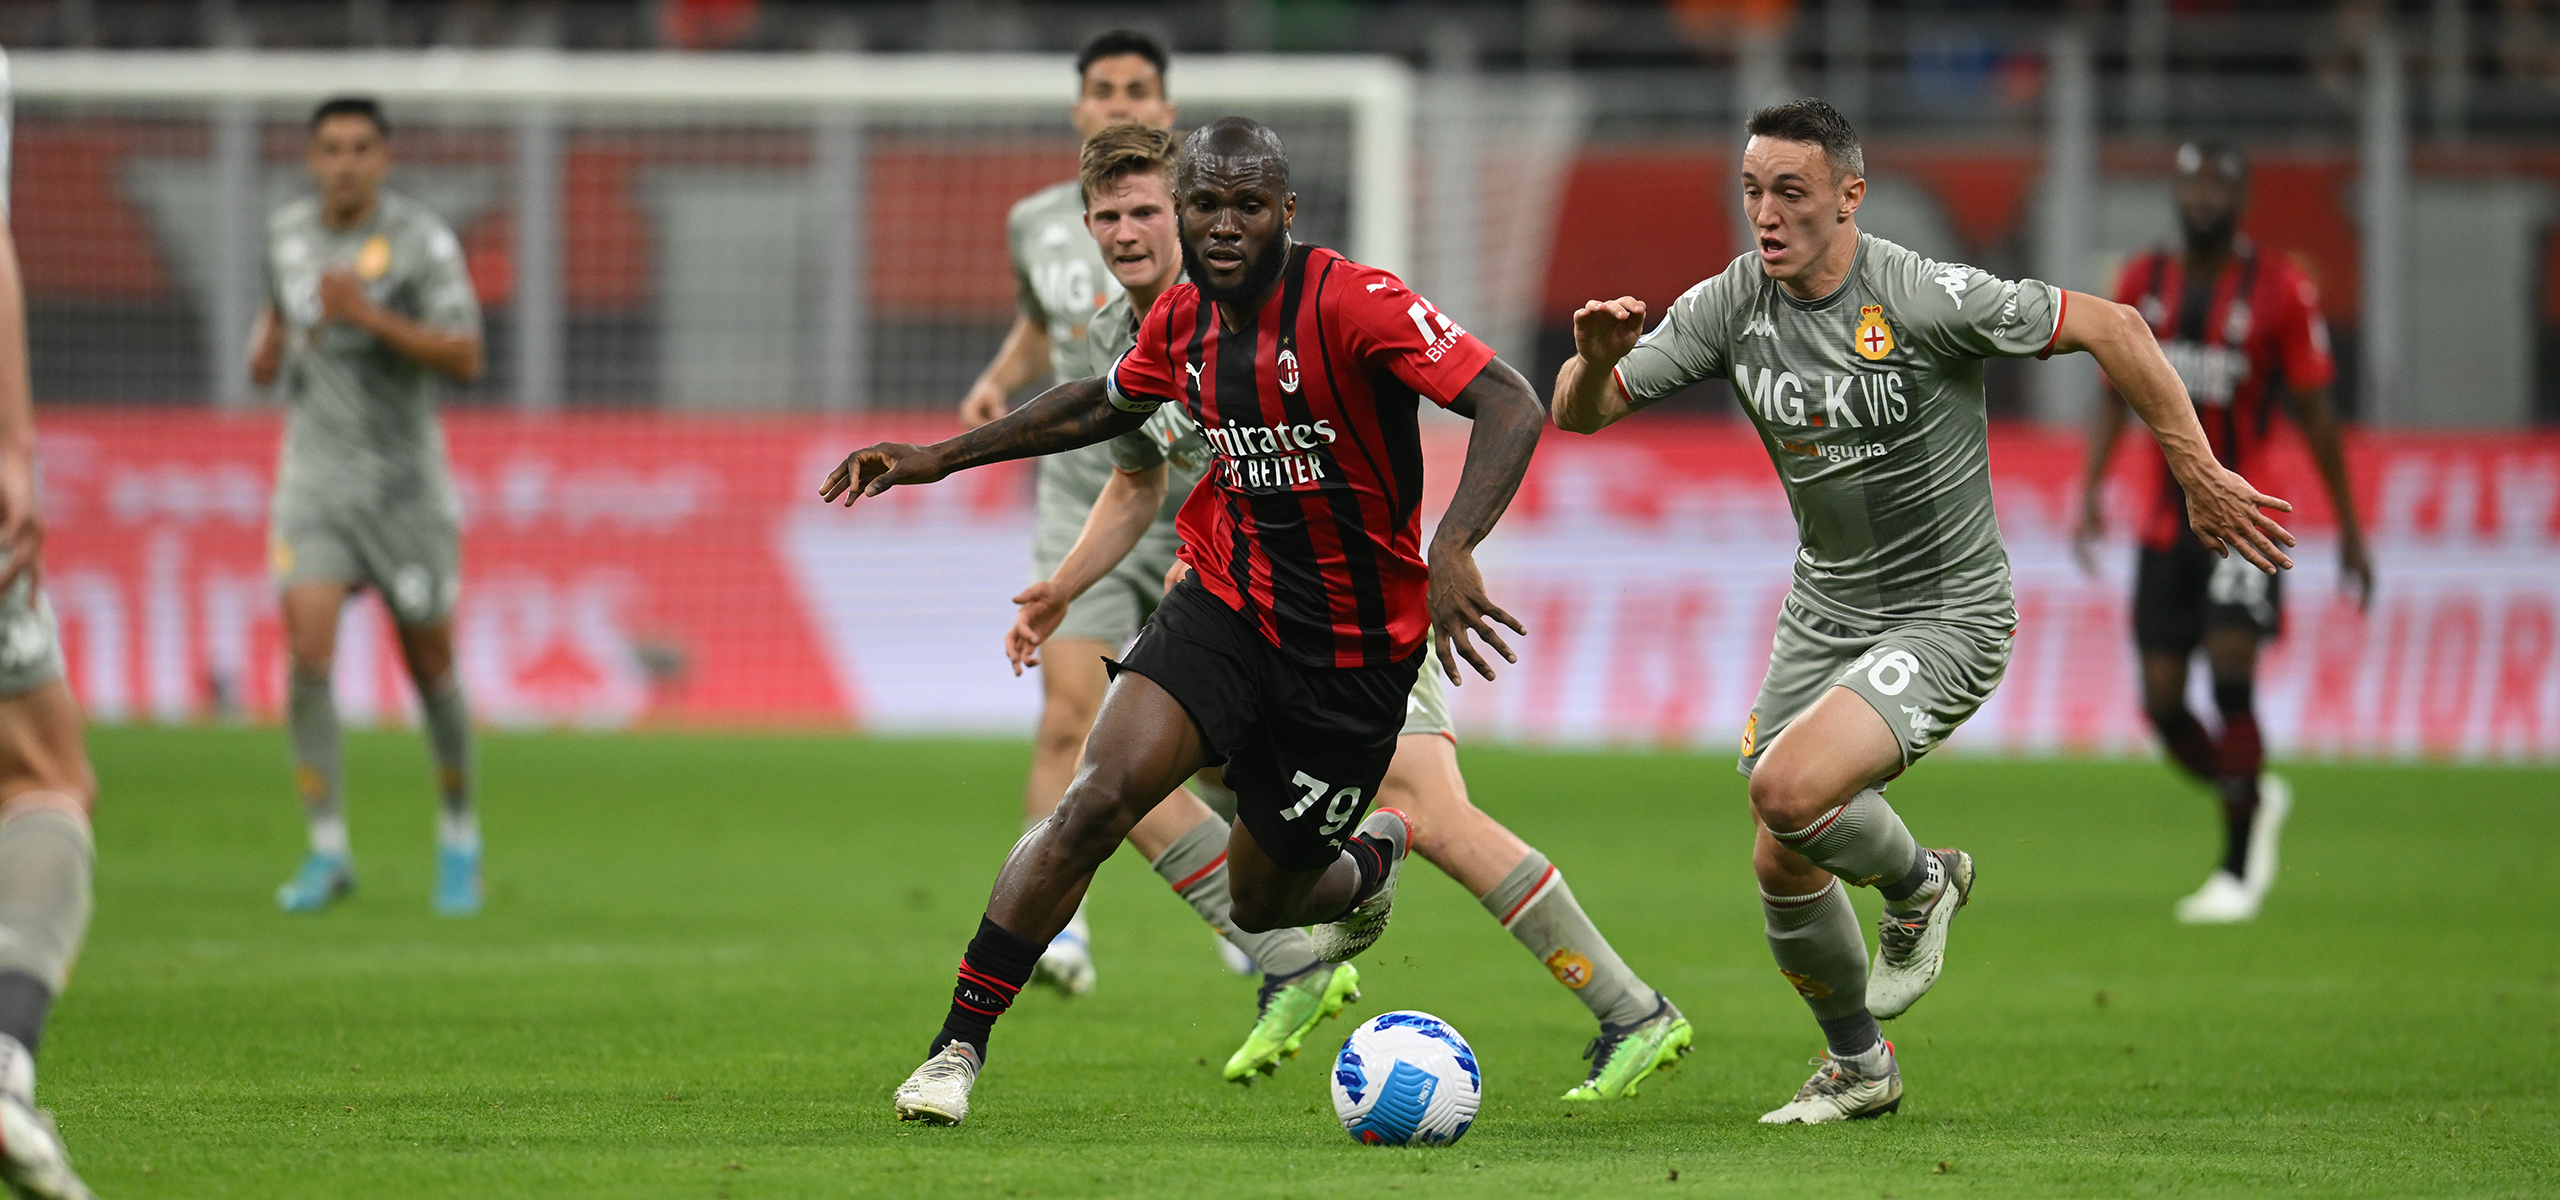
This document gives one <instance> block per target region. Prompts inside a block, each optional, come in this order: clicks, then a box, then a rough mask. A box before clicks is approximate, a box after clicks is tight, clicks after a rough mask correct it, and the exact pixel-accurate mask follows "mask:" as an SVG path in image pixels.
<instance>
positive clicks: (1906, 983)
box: [1867, 850, 1973, 1021]
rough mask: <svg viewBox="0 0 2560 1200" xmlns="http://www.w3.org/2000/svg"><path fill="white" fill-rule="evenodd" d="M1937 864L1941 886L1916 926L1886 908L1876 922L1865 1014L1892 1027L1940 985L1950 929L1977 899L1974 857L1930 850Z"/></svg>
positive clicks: (1914, 923)
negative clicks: (1873, 954) (1968, 905)
mask: <svg viewBox="0 0 2560 1200" xmlns="http://www.w3.org/2000/svg"><path fill="white" fill-rule="evenodd" d="M1929 853H1931V854H1934V855H1936V856H1937V858H1938V869H1939V872H1940V878H1941V879H1942V880H1943V886H1941V887H1940V888H1939V889H1938V894H1937V895H1935V896H1932V897H1930V898H1929V906H1928V907H1927V908H1926V909H1923V910H1922V911H1921V913H1920V917H1919V919H1918V920H1916V921H1914V920H1904V919H1903V918H1901V917H1897V916H1895V915H1894V913H1893V910H1892V909H1890V908H1888V909H1886V910H1885V911H1884V915H1882V916H1880V917H1878V918H1877V919H1876V957H1875V962H1874V964H1873V965H1871V966H1870V967H1868V969H1867V1011H1868V1012H1870V1013H1873V1014H1875V1018H1876V1019H1877V1020H1879V1021H1890V1020H1892V1019H1894V1018H1895V1017H1898V1016H1901V1015H1902V1014H1903V1013H1905V1012H1908V1011H1910V1009H1911V1006H1912V1005H1914V1004H1918V1003H1919V1002H1920V997H1922V996H1926V995H1928V994H1929V988H1930V985H1932V984H1935V983H1937V982H1938V972H1939V971H1940V970H1941V969H1943V968H1944V967H1945V966H1946V964H1947V927H1948V926H1949V925H1952V924H1954V923H1955V919H1956V913H1958V912H1960V911H1962V910H1963V908H1964V906H1965V902H1966V901H1967V900H1970V899H1972V898H1973V856H1972V855H1970V854H1967V853H1965V852H1964V851H1962V850H1932V851H1930V852H1929Z"/></svg>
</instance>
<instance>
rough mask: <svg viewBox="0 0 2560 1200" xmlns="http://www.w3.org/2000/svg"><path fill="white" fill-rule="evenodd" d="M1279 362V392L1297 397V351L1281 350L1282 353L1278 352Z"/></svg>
mask: <svg viewBox="0 0 2560 1200" xmlns="http://www.w3.org/2000/svg"><path fill="white" fill-rule="evenodd" d="M1279 362H1280V390H1281V391H1284V392H1287V393H1289V394H1290V395H1292V396H1294V395H1297V394H1298V352H1297V351H1295V350H1288V349H1283V350H1282V351H1280V360H1279Z"/></svg>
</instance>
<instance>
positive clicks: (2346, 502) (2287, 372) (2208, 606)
mask: <svg viewBox="0 0 2560 1200" xmlns="http://www.w3.org/2000/svg"><path fill="white" fill-rule="evenodd" d="M2248 200H2249V164H2248V161H2247V160H2246V159H2245V158H2243V157H2242V156H2241V154H2240V151H2239V150H2238V149H2237V148H2235V147H2232V146H2229V145H2226V144H2223V143H2221V142H2212V141H2206V142H2189V143H2188V144H2186V145H2185V146H2182V147H2180V148H2179V150H2178V191H2177V202H2178V224H2179V226H2180V228H2181V230H2182V232H2183V235H2184V240H2185V245H2184V246H2183V247H2181V248H2179V249H2176V250H2172V249H2169V248H2165V247H2164V248H2160V249H2156V250H2152V251H2149V252H2147V253H2143V254H2138V255H2135V256H2134V258H2133V260H2132V261H2130V262H2128V263H2126V264H2125V267H2124V272H2123V274H2122V275H2120V276H2119V277H2118V278H2117V281H2116V295H2115V299H2116V302H2117V303H2119V304H2129V305H2132V306H2133V307H2134V308H2135V309H2136V310H2138V311H2139V312H2141V314H2142V319H2143V320H2144V322H2145V323H2147V324H2149V325H2150V326H2151V330H2152V335H2153V336H2154V337H2157V338H2158V339H2159V340H2160V346H2161V349H2162V350H2164V351H2165V352H2167V354H2168V357H2169V363H2170V365H2171V366H2174V367H2176V368H2177V371H2178V376H2179V378H2180V379H2181V380H2182V381H2183V382H2185V384H2186V385H2187V395H2188V396H2190V397H2192V398H2193V399H2194V401H2195V405H2196V416H2197V418H2198V419H2199V420H2200V421H2201V423H2202V424H2203V426H2204V432H2205V438H2206V440H2207V441H2209V442H2211V443H2212V445H2213V455H2214V457H2215V458H2216V459H2218V460H2220V461H2221V463H2222V465H2223V466H2225V467H2228V468H2230V469H2231V470H2234V471H2246V472H2258V471H2260V470H2262V469H2263V468H2262V467H2261V466H2260V464H2259V463H2258V461H2257V459H2258V456H2259V454H2260V453H2261V450H2262V448H2263V447H2264V445H2265V443H2266V439H2267V435H2268V432H2269V430H2270V429H2271V428H2272V425H2273V419H2274V416H2275V401H2276V399H2277V397H2279V396H2281V397H2282V398H2283V399H2284V401H2285V402H2286V403H2287V405H2288V406H2289V407H2290V408H2291V409H2292V411H2293V419H2294V424H2296V425H2297V426H2299V427H2300V428H2301V430H2302V435H2303V441H2304V442H2306V443H2308V445H2309V447H2310V450H2311V457H2312V459H2313V461H2315V462H2316V463H2318V464H2319V467H2320V477H2321V482H2322V483H2324V484H2326V485H2327V488H2328V492H2329V502H2330V504H2331V505H2332V506H2333V507H2334V508H2335V509H2336V511H2337V514H2338V555H2339V562H2338V577H2339V582H2340V584H2341V585H2343V586H2344V587H2345V588H2346V589H2347V592H2348V594H2349V595H2351V596H2353V597H2354V598H2355V601H2356V603H2357V604H2358V605H2359V606H2361V605H2363V604H2364V603H2365V601H2366V599H2367V598H2368V597H2370V596H2371V595H2372V592H2373V563H2372V561H2371V560H2370V559H2369V558H2368V557H2367V555H2366V553H2365V545H2364V535H2363V533H2362V532H2361V527H2360V526H2359V525H2358V523H2357V521H2356V505H2355V497H2354V496H2353V495H2352V494H2351V493H2350V492H2349V490H2348V488H2347V467H2346V460H2345V458H2344V456H2343V455H2341V454H2340V453H2339V449H2338V432H2337V425H2336V423H2335V422H2334V421H2333V420H2332V419H2331V416H2330V409H2329V381H2330V378H2331V377H2332V376H2333V375H2334V374H2335V369H2334V367H2333V365H2332V363H2331V361H2330V357H2329V330H2328V326H2327V325H2326V324H2324V323H2323V322H2322V321H2321V319H2320V296H2319V293H2318V292H2317V291H2316V290H2314V289H2313V287H2312V285H2311V278H2310V276H2309V275H2307V274H2305V273H2304V272H2303V270H2302V268H2300V267H2298V266H2296V265H2294V263H2293V262H2292V261H2291V260H2289V259H2287V258H2285V257H2284V256H2282V255H2278V254H2267V253H2264V252H2261V251H2260V250H2259V249H2258V248H2257V247H2256V246H2255V245H2253V244H2251V243H2250V241H2249V239H2247V238H2245V237H2242V236H2240V233H2239V226H2240V214H2241V212H2242V211H2243V210H2244V209H2245V208H2246V207H2247V205H2248ZM2123 431H2124V405H2122V404H2118V403H2114V402H2113V391H2112V389H2111V390H2110V392H2109V402H2108V403H2106V404H2103V405H2100V406H2099V409H2098V412H2097V415H2096V420H2095V423H2094V425H2093V426H2092V428H2091V431H2090V443H2089V459H2088V462H2087V464H2086V466H2085V469H2084V470H2083V471H2082V473H2081V505H2080V512H2081V516H2080V525H2079V529H2078V531H2077V533H2076V534H2075V536H2074V539H2073V549H2074V550H2076V551H2077V552H2078V553H2079V555H2080V561H2081V565H2082V567H2083V568H2084V569H2089V570H2092V571H2094V570H2095V565H2094V562H2093V560H2092V559H2091V557H2090V548H2091V546H2092V545H2093V543H2094V542H2095V541H2096V539H2097V537H2098V536H2099V534H2100V533H2102V532H2103V529H2102V525H2101V522H2100V518H2099V509H2098V485H2099V483H2100V481H2101V480H2103V479H2104V478H2105V476H2106V466H2107V460H2108V459H2109V458H2111V457H2112V456H2113V454H2114V450H2115V444H2116V437H2117V435H2119V434H2121V433H2122V432H2123ZM2151 457H2153V458H2154V459H2157V458H2158V454H2157V453H2156V452H2153V453H2152V455H2151ZM2154 474H2155V475H2156V476H2157V480H2156V482H2155V484H2154V485H2153V489H2152V492H2153V494H2152V503H2151V506H2150V512H2149V513H2148V515H2147V516H2146V517H2145V518H2144V520H2143V523H2142V528H2141V530H2140V538H2141V542H2142V551H2141V557H2140V558H2139V559H2138V560H2137V562H2136V565H2135V568H2134V584H2133V640H2134V645H2135V647H2136V648H2137V649H2138V650H2140V651H2141V654H2142V706H2143V710H2144V711H2145V712H2146V713H2147V714H2149V716H2150V718H2151V724H2152V726H2153V728H2155V729H2157V730H2159V732H2160V739H2161V741H2163V742H2164V743H2166V744H2167V746H2168V748H2169V753H2170V756H2171V757H2172V758H2173V759H2175V760H2176V761H2177V763H2178V765H2179V766H2182V767H2184V768H2186V769H2187V771H2188V772H2189V773H2190V774H2192V775H2194V776H2195V777H2196V778H2197V779H2200V780H2202V781H2204V782H2206V783H2208V784H2211V785H2213V787H2214V789H2215V790H2216V791H2217V792H2218V793H2219V794H2220V796H2221V800H2222V815H2223V830H2224V836H2223V855H2222V865H2221V867H2220V868H2219V869H2217V870H2215V871H2214V873H2213V874H2212V875H2211V876H2210V877H2208V878H2207V879H2206V880H2205V885H2204V887H2202V888H2201V889H2198V890H2197V891H2196V892H2195V893H2194V894H2192V895H2189V896H2187V897H2185V898H2184V899H2182V900H2180V901H2179V902H2178V907H2177V913H2178V919H2179V920H2181V921H2185V922H2188V923H2190V924H2228V923H2231V922H2237V921H2246V920H2249V919H2251V918H2253V917H2255V916H2257V915H2258V905H2259V902H2260V901H2261V900H2263V899H2265V898H2266V894H2267V891H2268V889H2269V888H2271V887H2273V886H2274V885H2275V872H2276V836H2277V834H2278V833H2279V831H2280V830H2281V829H2282V828H2283V825H2284V819H2285V816H2286V813H2287V812H2288V811H2289V810H2290V809H2291V808H2292V805H2293V798H2292V789H2291V788H2290V787H2289V786H2287V785H2286V783H2285V782H2284V780H2283V778H2282V777H2281V776H2278V775H2275V774H2274V773H2272V772H2267V771H2265V770H2264V766H2265V758H2266V756H2265V750H2264V747H2263V746H2262V745H2261V744H2260V742H2259V738H2258V716H2257V711H2256V690H2257V689H2256V674H2257V661H2258V645H2259V643H2260V642H2261V641H2262V640H2266V639H2272V638H2274V637H2276V636H2277V635H2278V634H2279V633H2281V632H2282V631H2283V628H2284V590H2283V589H2284V577H2283V575H2281V574H2269V573H2267V572H2264V571H2260V570H2257V569H2255V568H2254V567H2251V566H2250V565H2249V564H2248V563H2246V562H2244V561H2242V560H2240V559H2237V558H2217V557H2215V556H2214V554H2213V552H2212V551H2210V550H2207V549H2205V545H2204V543H2203V542H2201V541H2199V540H2197V538H2196V535H2195V531H2194V530H2193V529H2192V528H2190V527H2189V525H2188V523H2187V498H2186V493H2185V492H2184V491H2181V490H2180V489H2179V487H2178V484H2177V481H2176V480H2174V479H2171V478H2170V477H2169V472H2168V468H2167V467H2166V466H2165V465H2163V466H2162V467H2161V468H2159V469H2158V470H2157V471H2156V472H2154ZM2199 648H2201V649H2202V650H2203V651H2204V657H2205V662H2206V665H2207V666H2208V668H2209V669H2210V670H2211V671H2212V673H2213V699H2214V707H2215V708H2216V709H2218V710H2220V712H2221V716H2222V728H2221V730H2220V731H2219V732H2218V733H2211V734H2209V733H2207V732H2206V731H2205V727H2204V723H2203V722H2201V721H2198V720H2197V719H2196V715H2195V714H2194V713H2192V712H2189V711H2188V710H2187V700H2186V692H2187V670H2188V665H2189V662H2190V661H2191V660H2192V659H2194V657H2195V655H2196V651H2197V650H2198V649H2199Z"/></svg>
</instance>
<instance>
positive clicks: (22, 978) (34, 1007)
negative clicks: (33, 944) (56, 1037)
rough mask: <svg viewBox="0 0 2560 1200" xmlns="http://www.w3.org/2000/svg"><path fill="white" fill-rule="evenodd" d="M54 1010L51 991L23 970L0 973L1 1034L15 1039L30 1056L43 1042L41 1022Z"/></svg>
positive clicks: (42, 982) (39, 980)
mask: <svg viewBox="0 0 2560 1200" xmlns="http://www.w3.org/2000/svg"><path fill="white" fill-rule="evenodd" d="M52 1011H53V989H52V988H50V987H47V986H45V982H44V981H43V980H41V979H38V978H36V977H35V976H33V975H30V974H28V973H26V972H24V971H0V1033H5V1034H7V1035H9V1036H10V1037H13V1038H16V1039H18V1044H19V1045H21V1046H24V1047H26V1048H27V1054H28V1056H29V1057H33V1056H34V1055H35V1052H36V1047H37V1046H38V1045H40V1044H42V1043H43V1042H44V1019H45V1015H46V1014H47V1013H50V1012H52Z"/></svg>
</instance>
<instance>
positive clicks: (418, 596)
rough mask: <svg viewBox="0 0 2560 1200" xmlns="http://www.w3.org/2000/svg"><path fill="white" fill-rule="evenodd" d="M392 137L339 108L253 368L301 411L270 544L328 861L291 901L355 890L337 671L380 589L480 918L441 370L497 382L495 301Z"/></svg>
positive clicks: (271, 279)
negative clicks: (492, 328) (399, 184)
mask: <svg viewBox="0 0 2560 1200" xmlns="http://www.w3.org/2000/svg"><path fill="white" fill-rule="evenodd" d="M390 137H391V128H390V125H389V123H388V122H387V121H385V120H384V118H383V115H382V109H381V108H380V107H379V106H377V105H376V104H375V103H374V102H373V101H371V100H367V99H362V98H358V97H340V98H338V99H334V100H330V101H328V102H326V103H324V104H322V105H320V107H319V108H318V109H317V110H316V111H314V112H313V113H312V115H311V141H310V146H309V148H308V152H307V159H308V166H309V168H310V171H311V179H312V182H313V183H314V184H316V185H318V194H317V195H314V196H310V197H306V198H304V199H300V200H296V201H294V202H292V203H290V204H287V205H285V206H284V207H282V208H279V209H277V210H276V211H275V214H274V215H273V216H271V217H269V218H268V220H267V257H266V269H267V307H266V309H265V311H264V312H262V313H261V314H260V315H259V318H258V328H257V331H256V332H255V333H254V334H252V335H251V340H250V360H249V374H250V378H251V379H253V380H255V381H256V382H257V383H258V384H259V386H261V387H264V386H267V385H269V384H278V385H279V386H280V388H281V390H282V391H283V393H284V397H285V402H286V415H285V431H284V452H283V454H282V456H281V459H280V461H279V463H278V465H277V468H276V491H275V501H274V508H273V512H272V515H271V518H270V529H269V541H270V547H269V552H270V555H271V557H272V559H273V561H272V564H271V565H272V567H273V568H274V571H275V577H276V587H277V590H278V592H279V593H280V594H281V596H282V599H283V603H284V632H285V643H286V649H287V652H288V654H289V655H290V657H291V658H292V668H291V670H292V680H291V685H290V688H289V690H288V691H287V693H286V699H285V720H286V723H287V725H288V726H289V727H290V731H291V740H292V744H293V764H294V776H295V782H296V784H297V786H298V787H299V789H300V791H301V793H302V803H303V807H304V812H305V815H306V816H307V817H308V818H309V821H310V832H311V852H310V854H309V855H308V856H307V857H306V858H305V859H304V860H303V864H302V869H301V870H300V871H298V872H296V873H295V875H294V877H293V878H292V879H290V880H288V881H286V882H285V884H284V886H283V887H281V888H279V889H277V891H276V903H277V904H278V905H280V906H282V907H283V908H284V909H285V910H286V911H288V912H310V911H315V910H318V909H320V908H323V907H326V906H327V905H328V904H329V902H330V901H332V900H335V899H337V898H338V897H339V896H341V895H344V894H345V893H346V892H347V891H348V890H349V889H351V888H353V887H354V886H355V860H354V856H353V855H352V854H351V853H350V851H349V849H348V841H347V823H346V816H345V813H344V810H343V808H342V807H341V796H340V790H341V785H342V779H341V774H340V764H339V738H338V711H337V703H336V700H335V698H334V697H332V696H331V695H330V691H329V670H330V665H331V663H332V661H333V660H334V659H335V658H336V655H337V639H338V613H339V610H340V609H341V608H343V607H345V605H346V602H347V597H348V596H350V595H352V594H354V593H355V591H356V590H357V589H359V588H367V587H370V588H372V589H373V590H374V591H375V592H377V593H379V594H380V595H381V597H382V602H383V604H384V605H385V606H387V607H389V608H390V610H391V620H392V624H393V626H394V627H395V629H396V631H397V632H398V634H399V638H400V651H401V655H402V657H403V658H405V659H406V660H407V662H408V667H409V677H410V679H411V680H412V681H414V682H415V683H416V684H417V686H418V699H419V708H420V709H421V710H422V712H423V714H424V716H425V720H426V727H427V744H428V748H429V750H430V751H431V752H432V754H433V755H434V758H435V765H436V782H437V787H438V790H439V791H440V792H441V793H442V795H443V800H444V810H443V816H442V818H441V819H440V820H439V821H438V823H437V833H436V890H435V907H436V911H438V912H441V913H444V914H446V915H448V916H467V915H469V914H471V913H475V912H478V911H479V909H480V826H479V820H478V818H477V816H476V815H475V814H474V813H473V811H472V807H471V784H472V777H471V715H470V712H469V711H468V710H467V709H466V708H465V707H464V704H463V699H462V683H461V680H460V678H459V677H458V676H457V675H456V673H455V671H454V664H453V608H454V603H455V601H456V600H457V599H458V598H459V597H460V595H461V591H462V560H461V541H462V535H461V506H460V504H459V503H458V502H457V500H456V498H455V495H454V491H453V480H452V478H451V475H450V473H449V472H448V471H447V469H446V466H445V450H444V428H443V426H442V425H441V424H439V423H438V422H437V420H436V409H435V377H436V376H438V375H442V376H445V377H447V378H450V379H455V380H459V381H461V382H463V383H469V382H471V381H473V380H475V379H478V378H479V377H480V302H479V300H478V298H477V297H475V296H474V295H473V294H472V290H471V278H470V276H469V274H468V273H466V272H465V270H464V269H463V261H462V246H461V243H459V242H457V241H456V240H455V239H454V236H453V231H452V230H450V229H448V228H446V227H445V224H444V222H443V221H442V220H439V219H438V218H437V217H436V215H435V214H434V213H432V212H429V211H428V210H427V209H426V208H425V207H424V206H422V205H420V204H418V203H416V202H414V201H411V200H409V199H407V198H405V197H403V196H400V195H398V194H396V193H393V192H388V191H385V190H383V186H382V181H383V177H384V176H385V175H386V174H388V173H389V172H390V169H391V148H390Z"/></svg>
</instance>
